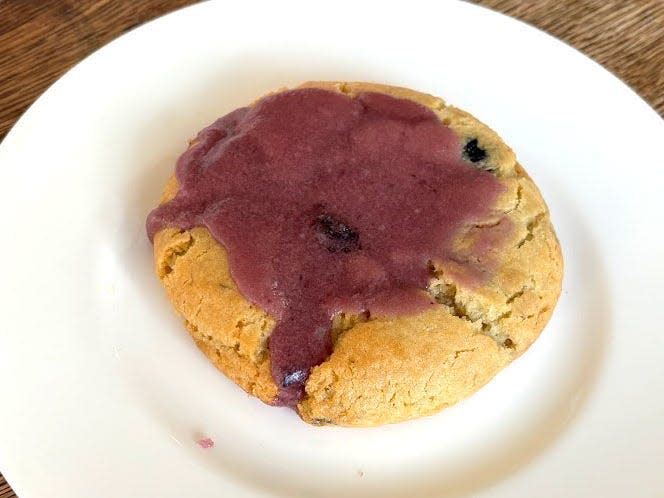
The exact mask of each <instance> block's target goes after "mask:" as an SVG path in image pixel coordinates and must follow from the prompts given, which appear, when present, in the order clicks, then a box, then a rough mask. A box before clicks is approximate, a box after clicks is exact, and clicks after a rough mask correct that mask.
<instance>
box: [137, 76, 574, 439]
mask: <svg viewBox="0 0 664 498" xmlns="http://www.w3.org/2000/svg"><path fill="white" fill-rule="evenodd" d="M147 231H148V235H149V237H150V238H151V240H152V241H153V243H154V259H155V265H156V271H157V275H158V276H159V279H160V280H161V282H162V284H163V286H164V287H165V289H166V292H167V295H168V297H169V299H170V301H171V303H172V304H173V307H174V308H175V310H176V311H177V312H178V313H179V314H180V315H181V316H182V317H183V318H184V320H185V325H186V328H187V329H188V330H189V332H190V334H191V335H192V337H193V339H194V341H195V342H196V344H197V345H198V347H199V348H200V349H201V350H202V351H203V352H204V353H205V354H206V355H207V356H208V358H209V359H210V360H211V361H212V362H213V363H214V364H215V365H216V366H217V367H218V368H219V370H221V371H222V372H223V373H224V374H226V375H227V376H228V377H229V378H231V379H232V380H233V381H234V382H236V383H237V384H238V385H239V386H240V387H242V388H243V389H244V390H245V391H247V392H248V393H250V394H253V395H254V396H257V397H258V398H260V399H261V400H263V401H264V402H266V403H268V404H273V405H286V406H291V407H293V408H294V409H296V410H297V412H298V413H299V415H300V416H301V417H302V419H303V420H304V421H306V422H309V423H312V424H317V425H324V424H337V425H343V426H371V425H379V424H385V423H393V422H399V421H402V420H407V419H411V418H415V417H420V416H424V415H429V414H432V413H436V412H438V411H440V410H441V409H443V408H445V407H447V406H450V405H452V404H454V403H456V402H457V401H459V400H461V399H463V398H466V397H467V396H469V395H471V394H472V393H473V392H475V391H477V390H478V389H479V388H480V387H482V386H483V385H484V384H486V383H487V382H488V381H489V380H490V379H491V378H492V377H493V376H494V375H495V374H496V373H497V372H498V371H500V370H501V369H502V368H504V367H505V366H506V365H508V364H509V363H510V362H511V361H512V360H513V359H514V358H516V357H517V356H519V355H520V354H521V353H523V352H524V351H525V350H526V349H528V347H529V346H530V345H531V344H532V343H533V341H535V339H536V338H537V337H538V335H539V334H540V332H541V331H542V329H543V327H544V326H545V324H546V323H547V321H548V320H549V318H550V317H551V314H552V312H553V308H554V306H555V304H556V301H557V299H558V295H559V293H560V288H561V280H562V257H561V251H560V247H559V244H558V241H557V239H556V235H555V233H554V230H553V227H552V225H551V222H550V219H549V212H548V210H547V207H546V204H545V203H544V200H543V199H542V197H541V195H540V193H539V191H538V189H537V187H536V186H535V184H534V183H533V182H532V180H531V179H530V177H529V176H528V175H527V174H526V172H525V171H524V169H523V168H522V167H521V166H520V165H519V164H518V163H517V162H516V159H515V156H514V153H513V152H512V150H511V149H510V148H509V147H508V146H506V145H505V144H504V143H503V142H502V140H501V139H500V137H499V136H498V135H497V134H496V133H495V132H493V131H492V130H491V129H490V128H488V127H487V126H486V125H484V124H482V123H480V122H479V121H478V120H477V119H475V118H474V117H472V116H471V115H470V114H468V113H466V112H464V111H461V110H459V109H456V108H454V107H451V106H448V105H446V104H445V102H444V101H443V100H441V99H439V98H436V97H432V96H430V95H425V94H422V93H418V92H415V91H413V90H408V89H405V88H397V87H391V86H385V85H377V84H369V83H332V82H312V83H306V84H304V85H302V86H300V87H298V88H296V89H292V90H281V91H278V92H275V93H273V94H270V95H267V96H265V97H263V98H261V99H259V100H258V101H256V102H254V103H253V104H251V105H250V106H248V107H244V108H240V109H237V110H235V111H233V112H231V113H230V114H227V115H226V116H224V117H222V118H220V119H218V120H217V121H215V122H214V123H213V124H211V125H210V126H208V127H207V128H205V129H203V130H202V131H201V132H200V133H199V134H198V135H197V137H196V138H195V139H194V140H193V141H192V142H191V143H190V146H189V148H188V149H187V150H186V151H185V152H184V154H183V155H182V156H181V157H180V159H179V160H178V163H177V165H176V170H175V175H174V176H173V177H172V178H171V179H170V180H169V181H168V183H167V185H166V188H165V190H164V194H163V197H162V199H161V203H160V205H159V206H158V207H157V208H155V209H154V210H153V211H152V212H151V213H150V215H149V216H148V220H147Z"/></svg>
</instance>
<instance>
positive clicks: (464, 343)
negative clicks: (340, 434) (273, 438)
mask: <svg viewBox="0 0 664 498" xmlns="http://www.w3.org/2000/svg"><path fill="white" fill-rule="evenodd" d="M304 86H313V87H318V88H325V89H329V90H333V91H338V92H342V93H346V94H349V95H351V96H352V95H354V94H355V93H358V92H362V91H378V92H382V93H386V94H389V95H392V96H395V97H400V98H406V99H410V100H413V101H415V102H418V103H420V104H422V105H425V106H427V107H429V108H430V109H432V110H433V111H434V112H435V113H436V115H437V116H438V117H439V119H440V120H441V121H442V122H443V123H444V124H446V125H448V126H449V127H451V128H452V129H453V130H454V131H455V132H456V133H457V135H458V136H459V137H460V139H461V141H462V143H463V144H465V147H464V151H465V153H466V154H467V155H468V160H469V161H470V162H472V163H473V164H475V165H476V166H477V167H480V168H482V169H485V170H487V171H490V172H492V173H494V174H495V175H496V177H497V178H498V180H499V181H500V183H501V184H502V185H503V186H504V187H505V190H504V193H503V194H501V195H500V197H499V198H498V200H497V202H496V203H495V206H494V208H493V209H492V210H491V212H490V214H489V215H487V217H486V219H484V220H481V221H480V222H477V221H475V222H474V223H473V224H472V225H469V226H466V227H465V228H464V229H463V230H462V231H461V232H460V233H459V236H458V239H457V240H456V241H455V246H456V249H457V255H458V258H456V259H455V260H454V261H445V262H441V261H431V263H430V274H431V280H430V284H429V288H428V291H429V293H430V294H431V296H432V297H433V298H434V299H435V300H436V301H437V302H438V303H439V305H438V306H434V307H432V308H431V309H428V310H426V311H424V312H421V313H419V314H416V315H411V316H402V317H397V318H382V317H369V316H368V315H344V314H340V315H338V316H336V317H335V319H334V321H333V330H332V339H333V342H334V350H333V353H332V354H331V355H330V357H329V358H328V360H327V361H325V362H323V363H322V364H320V365H319V366H317V367H314V368H313V369H312V371H311V373H310V376H309V379H308V381H307V383H306V388H305V389H306V396H305V397H304V398H303V399H302V401H301V402H300V403H299V405H298V411H299V413H300V415H301V417H302V418H303V419H304V420H305V421H307V422H310V423H314V424H339V425H346V426H367V425H379V424H383V423H391V422H398V421H401V420H406V419H409V418H414V417H418V416H423V415H428V414H432V413H435V412H437V411H439V410H440V409H442V408H444V407H446V406H449V405H451V404H454V403H456V402H457V401H459V400H461V399H463V398H465V397H467V396H469V395H470V394H472V393H473V392H475V391H476V390H477V389H479V388H480V387H481V386H482V385H484V384H485V383H486V382H488V381H489V380H490V379H491V378H492V377H493V376H494V375H495V374H496V373H497V372H498V371H500V370H501V369H502V368H503V367H504V366H506V365H507V364H508V363H509V362H510V361H512V359H514V358H515V357H517V356H518V355H519V354H521V353H522V352H523V351H525V350H526V349H527V348H528V347H529V346H530V344H532V342H533V341H534V340H535V339H536V338H537V336H538V335H539V333H540V331H541V330H542V328H543V327H544V325H545V324H546V322H547V321H548V319H549V317H550V316H551V313H552V311H553V307H554V306H555V302H556V300H557V297H558V294H559V292H560V284H561V278H562V258H561V253H560V248H559V245H558V242H557V240H556V237H555V233H554V231H553V228H552V226H551V223H550V220H549V215H548V210H547V208H546V205H545V203H544V201H543V200H542V197H541V195H540V193H539V191H538V190H537V187H536V186H535V185H534V183H533V182H532V181H531V180H530V178H529V177H528V176H527V174H526V173H525V171H524V170H523V168H521V166H520V165H518V163H516V160H515V157H514V154H513V152H512V151H511V149H509V147H507V146H506V145H505V144H504V143H503V142H502V140H501V139H500V138H499V137H498V135H496V134H495V133H494V132H493V131H492V130H491V129H489V128H488V127H486V126H485V125H483V124H481V123H480V122H479V121H477V120H476V119H475V118H473V117H472V116H470V115H469V114H467V113H465V112H463V111H460V110H458V109H455V108H453V107H450V106H447V105H445V103H444V102H443V101H442V100H441V99H438V98H435V97H431V96H429V95H425V94H421V93H417V92H413V91H411V90H407V89H402V88H395V87H387V86H383V85H373V84H366V83H321V82H314V83H308V84H305V85H304ZM177 189H178V185H177V181H176V180H175V179H174V178H172V179H171V180H170V181H169V182H168V184H167V186H166V188H165V191H164V196H163V198H162V202H165V201H167V200H169V199H171V198H172V197H173V196H174V195H175V193H176V192H177ZM492 241H493V242H495V241H500V243H499V244H498V245H496V244H495V243H492ZM351 242H352V241H351ZM478 247H482V248H484V250H482V251H479V252H478V251H477V248H478ZM344 248H345V246H344ZM342 250H343V248H342ZM154 254H155V263H156V269H157V273H158V275H159V278H160V279H161V281H162V283H163V285H164V287H165V288H166V291H167V294H168V296H169V298H170V300H171V302H172V304H173V306H174V307H175V309H176V311H177V312H178V313H179V314H181V315H182V316H183V317H184V318H185V320H186V322H185V323H186V326H187V329H188V330H189V332H190V333H191V335H192V337H193V338H194V340H195V342H196V344H197V345H198V346H199V348H200V349H201V350H202V351H203V352H204V353H205V354H206V355H207V356H208V357H209V358H210V359H211V360H212V361H213V362H214V364H215V365H216V366H217V367H218V368H219V369H220V370H221V371H222V372H224V373H225V374H226V375H227V376H228V377H230V378H231V379H232V380H233V381H235V382H236V383H237V384H238V385H240V386H241V387H242V388H243V389H245V390H246V391H247V392H249V393H251V394H253V395H255V396H257V397H259V398H260V399H262V400H263V401H265V402H267V403H271V402H272V401H273V400H274V399H275V396H276V395H277V392H278V389H277V386H276V385H275V383H274V381H273V379H272V376H271V374H270V358H269V351H268V348H267V340H268V337H269V334H270V332H271V330H272V329H273V327H274V324H275V321H274V319H273V318H272V317H270V316H269V315H268V314H267V313H266V312H265V311H264V310H261V309H259V308H258V307H256V306H255V305H253V304H251V303H250V302H249V301H248V300H247V299H245V298H244V296H242V294H241V293H240V292H239V290H238V288H237V286H236V285H235V283H234V281H233V279H232V277H231V275H230V271H229V265H228V259H227V254H226V251H225V249H224V248H223V247H222V246H221V245H220V244H218V243H217V242H216V241H215V240H214V239H213V238H212V237H211V235H210V233H209V232H208V231H207V229H205V228H194V229H191V230H188V231H182V230H179V229H173V228H167V229H164V230H161V231H160V232H158V233H157V234H156V235H155V237H154ZM480 260H481V263H482V264H483V265H484V266H486V265H487V264H488V265H490V266H491V267H492V268H493V271H492V272H491V276H490V278H489V279H488V280H487V281H485V282H483V283H482V285H480V286H478V285H476V284H475V283H473V281H472V279H470V280H469V279H468V278H466V277H465V273H464V272H467V271H468V268H471V269H472V268H473V265H474V264H476V263H478V262H480Z"/></svg>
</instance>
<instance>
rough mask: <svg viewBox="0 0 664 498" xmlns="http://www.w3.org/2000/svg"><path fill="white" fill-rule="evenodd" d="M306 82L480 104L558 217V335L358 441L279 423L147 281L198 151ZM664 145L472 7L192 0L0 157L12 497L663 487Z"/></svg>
mask: <svg viewBox="0 0 664 498" xmlns="http://www.w3.org/2000/svg"><path fill="white" fill-rule="evenodd" d="M307 79H335V80H339V79H341V80H343V79H346V80H373V81H381V82H387V83H392V84H399V85H405V86H409V87H412V88H415V89H418V90H423V91H426V92H430V93H433V94H436V95H441V96H443V97H445V98H446V99H447V100H448V101H449V102H451V103H454V104H456V105H458V106H461V107H463V108H465V109H468V110H469V111H471V112H473V113H474V114H476V115H477V116H478V117H480V118H481V119H483V120H484V121H486V122H487V123H489V124H490V125H491V126H492V127H494V128H495V129H496V130H498V131H499V132H500V133H501V134H502V136H503V137H504V138H505V139H506V141H507V142H508V143H509V144H510V145H511V146H512V147H513V148H514V149H515V150H516V151H517V154H518V157H519V158H520V160H521V161H522V162H523V163H524V164H525V165H526V166H527V168H528V171H529V172H530V173H531V174H532V176H533V177H534V178H535V180H536V181H537V182H538V184H539V185H540V186H541V188H542V191H543V193H544V195H545V198H546V199H547V200H548V202H549V205H550V207H551V211H552V215H553V219H554V222H555V225H556V227H557V229H558V233H559V235H560V240H561V243H562V246H563V249H564V253H565V259H566V277H565V282H564V292H563V295H562V298H561V301H560V304H559V306H558V309H557V311H556V313H555V315H554V318H553V320H552V322H551V323H550V325H549V326H548V327H547V329H546V330H545V332H544V333H543V335H542V337H541V339H540V340H539V341H538V342H537V343H536V344H535V345H534V346H533V347H532V349H531V350H530V351H529V352H528V353H527V354H526V355H524V356H523V357H522V358H521V359H519V360H518V361H516V362H515V363H514V364H513V365H511V366H510V367H509V368H507V369H506V370H505V371H504V372H502V373H501V374H500V375H499V376H498V377H497V378H496V379H495V380H494V381H492V382H491V383H490V384H489V385H488V386H487V387H486V388H484V389H483V390H481V391H480V392H479V393H478V394H477V395H475V396H473V397H472V398H471V399H469V400H467V401H465V402H463V403H461V404H459V405H457V406H455V407H453V408H451V409H448V410H446V411H445V412H443V413H441V414H440V415H437V416H434V417H429V418H426V419H422V420H416V421H412V422H408V423H403V424H399V425H394V426H388V427H382V428H377V429H368V430H358V429H355V430H353V429H342V428H315V427H310V426H307V425H306V424H304V423H302V422H301V421H300V420H299V419H298V418H297V416H296V415H295V414H294V413H293V412H291V411H289V410H287V409H278V408H270V407H267V406H265V405H263V404H261V403H260V402H259V401H257V400H256V399H253V398H250V397H248V396H247V395H245V394H244V393H243V392H242V391H240V389H239V388H237V387H235V386H234V385H233V384H232V383H231V382H229V381H228V380H226V379H225V378H224V377H223V376H222V375H220V374H219V373H218V372H217V371H216V370H215V369H214V368H213V367H212V366H211V365H210V364H209V363H208V362H207V360H206V359H205V358H204V357H203V355H202V354H200V353H199V352H198V351H197V349H196V348H195V347H194V346H193V344H192V343H191V341H190V339H189V337H188V334H186V333H185V332H184V331H183V328H182V326H181V324H180V321H179V320H178V319H177V318H176V317H175V316H174V314H173V313H172V312H171V311H170V307H169V305H168V303H167V301H166V298H165V296H164V293H163V291H162V289H161V287H160V285H159V283H158V281H157V279H156V278H155V277H154V275H153V271H152V262H151V248H150V245H149V243H148V241H147V239H146V236H145V233H144V219H145V215H146V214H147V212H148V210H149V209H150V207H151V206H152V205H154V203H155V202H156V200H157V198H158V195H159V192H160V190H161V186H162V184H163V183H164V180H165V179H166V178H167V176H168V175H169V172H170V171H171V169H172V167H173V163H174V161H175V159H176V157H177V156H178V154H179V153H180V152H181V151H182V150H183V149H184V148H185V145H186V140H187V138H188V137H190V136H192V135H193V134H194V133H195V132H196V131H197V130H198V129H199V128H201V127H203V126H204V125H206V124H207V123H209V122H211V121H212V120H213V119H214V118H215V117H217V116H219V115H221V114H224V113H226V112H227V111H229V110H231V109H233V108H235V107H238V106H240V105H243V104H244V103H246V102H248V101H250V100H252V99H254V98H255V97H257V96H259V95H261V94H263V93H265V92H267V91H269V90H272V89H275V88H277V87H280V86H282V85H292V84H296V83H298V82H300V81H302V80H307ZM663 139H664V124H663V122H662V120H661V119H660V118H659V117H658V116H657V115H656V114H655V112H653V111H652V110H651V109H650V108H648V106H647V105H646V104H645V103H644V102H643V101H641V100H640V99H639V98H638V97H637V96H636V95H635V94H634V93H633V92H632V91H631V90H629V89H628V88H627V87H626V86H625V85H624V84H622V83H621V82H619V81H618V80H617V79H616V78H614V77H613V76H611V75H610V74H609V73H608V72H606V71H605V70H604V69H602V68H601V67H599V66H598V65H596V64H595V63H593V62H591V61H590V60H588V59H587V58H585V57H583V56H582V55H580V54H579V53H577V52H575V51H574V50H572V49H570V48H569V47H567V46H565V45H563V44H562V43H560V42H558V41H556V40H554V39H553V38H551V37H549V36H547V35H545V34H543V33H541V32H538V31H536V30H535V29H533V28H531V27H528V26H526V25H524V24H521V23H519V22H516V21H513V20H510V19H508V18H506V17H503V16H501V15H498V14H495V13H492V12H490V11H488V10H484V9H481V8H478V7H474V6H472V5H469V4H464V3H458V2H437V3H435V4H423V3H419V2H413V1H411V2H407V3H406V4H404V3H403V2H401V3H397V4H387V3H385V2H382V3H381V7H380V8H377V7H373V6H371V5H370V4H369V3H368V2H367V3H362V2H343V1H342V2H334V3H329V2H326V3H316V2H301V3H288V4H284V2H270V3H264V4H258V3H257V2H248V1H245V2H233V3H232V4H231V3H228V2H218V3H206V4H200V5H196V6H194V7H190V8H188V9H185V10H181V11H179V12H176V13H174V14H171V15H168V16H166V17H163V18H161V19H158V20H157V21H154V22H151V23H149V24H147V25H145V26H143V27H141V28H139V29H137V30H135V31H133V32H131V33H129V34H127V35H125V36H123V37H121V38H120V39H118V40H116V41H114V42H113V43H111V44H110V45H108V46H107V47H105V48H103V49H102V50H100V51H98V52H97V53H95V54H94V55H92V56H91V57H89V58H88V59H86V60H85V61H84V62H82V63H81V64H79V65H78V66H76V67H75V68H74V69H73V70H71V71H70V72H69V73H67V74H66V75H65V76H64V77H63V78H62V79H61V80H60V81H58V82H57V83H56V84H55V85H53V87H51V88H50V89H49V90H48V91H47V92H46V93H45V94H44V95H43V96H42V97H41V98H40V99H39V100H38V101H37V102H36V103H35V104H34V105H33V106H32V108H31V109H30V110H29V111H28V112H27V113H26V114H25V115H24V116H23V118H21V120H20V121H19V122H18V124H17V125H16V126H15V127H14V129H13V130H12V131H11V133H10V134H9V135H8V136H7V137H6V139H5V141H4V142H3V143H2V146H1V147H0V165H1V166H0V167H1V170H0V171H1V173H2V184H3V187H4V188H3V193H2V196H0V211H1V212H2V213H3V230H2V235H0V237H1V241H0V247H1V248H2V249H1V250H2V256H3V258H2V260H3V270H2V272H3V275H2V280H1V283H0V302H1V303H2V308H3V325H2V332H1V333H0V383H1V391H0V399H1V400H2V402H3V406H2V407H1V408H0V463H1V464H2V470H3V472H4V473H5V474H6V476H7V478H8V480H9V482H10V483H11V484H12V485H13V486H14V487H15V489H16V491H17V493H18V494H19V496H20V497H21V498H37V497H51V498H58V497H67V498H78V497H80V498H89V497H96V498H104V497H117V496H137V497H139V496H140V497H161V498H166V497H182V496H193V497H197V498H206V497H218V496H228V497H238V498H241V497H247V498H248V497H263V496H265V497H276V496H278V497H284V498H294V497H303V498H304V497H306V498H333V497H340V496H343V497H348V498H373V497H381V498H397V497H415V496H416V497H418V498H426V497H431V498H434V497H447V496H462V495H472V496H477V497H492V498H497V497H509V498H515V497H531V496H534V495H533V489H536V490H537V491H536V493H535V494H536V496H538V497H539V498H544V497H559V496H583V497H597V498H600V497H601V498H607V497H624V496H627V495H629V496H631V497H654V496H663V493H664V471H662V463H664V462H663V461H662V459H663V454H664V423H663V419H664V374H663V373H664V368H663V365H664V330H663V328H664V327H663V324H664V312H663V310H664V302H662V296H663V295H664V283H663V282H664V279H663V278H662V277H664V250H663V248H664V237H663V236H662V231H661V226H662V225H661V224H662V215H663V214H664V213H663V212H662V207H661V201H660V200H659V199H658V197H660V196H661V195H662V193H663V192H664V188H663V183H662V182H663V181H664V174H663V171H664V164H663V161H662V157H663V156H662V150H661V149H662V144H663V143H664V140H663ZM201 437H210V438H212V439H213V440H214V441H215V443H216V445H215V447H214V448H212V449H202V448H200V447H199V446H197V445H196V443H195V441H196V440H197V439H199V438H201Z"/></svg>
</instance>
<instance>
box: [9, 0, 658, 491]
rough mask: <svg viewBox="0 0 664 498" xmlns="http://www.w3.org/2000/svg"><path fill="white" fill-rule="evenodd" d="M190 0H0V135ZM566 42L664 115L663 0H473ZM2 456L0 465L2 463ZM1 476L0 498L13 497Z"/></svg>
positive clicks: (190, 0)
mask: <svg viewBox="0 0 664 498" xmlns="http://www.w3.org/2000/svg"><path fill="white" fill-rule="evenodd" d="M191 3H195V2H193V1H192V0H136V1H132V2H124V1H123V2H116V1H113V0H79V1H76V0H41V1H37V0H0V140H2V138H3V137H4V136H5V135H6V133H7V131H9V129H10V128H11V127H12V125H13V124H14V123H15V122H16V120H17V119H18V118H19V117H20V116H21V114H23V112H24V111H25V110H26V109H27V108H28V106H29V105H30V104H31V103H32V102H33V101H34V100H35V99H36V98H37V97H38V96H39V95H40V94H41V93H42V92H43V91H44V90H45V89H46V88H47V87H48V86H49V85H50V84H52V83H53V82H54V81H55V80H56V79H57V78H58V77H60V76H61V75H62V74H63V73H64V72H65V71H67V70H68V69H69V68H71V67H72V66H73V65H74V64H76V63H77V62H78V61H80V60H81V59H83V58H84V57H85V56H87V55H89V54H90V53H92V52H93V51H94V50H96V49H97V48H99V47H101V46H102V45H104V44H106V43H108V42H109V41H111V40H112V39H114V38H116V37H118V36H120V35H121V34H122V33H125V32H126V31H128V30H130V29H132V28H134V27H136V26H138V25H140V24H142V23H144V22H146V21H149V20H150V19H154V18H155V17H158V16H160V15H162V14H165V13H166V12H170V11H172V10H175V9H177V8H179V7H182V6H184V5H188V4H191ZM475 3H478V4H481V5H484V6H487V7H490V8H492V9H495V10H498V11H501V12H504V13H506V14H508V15H510V16H512V17H516V18H518V19H521V20H523V21H526V22H528V23H530V24H533V25H535V26H537V27H538V28H540V29H543V30H544V31H547V32H549V33H551V34H552V35H554V36H557V37H558V38H560V39H562V40H564V41H566V42H567V43H569V44H570V45H572V46H574V47H576V48H577V49H579V50H581V51H582V52H584V53H586V54H587V55H589V56H590V57H592V58H593V59H595V60H596V61H597V62H599V63H600V64H603V65H604V66H605V67H607V68H608V69H609V70H610V71H612V72H613V73H614V74H616V75H617V76H618V77H620V78H621V79H622V80H624V81H625V82H627V84H629V85H630V86H631V87H632V88H634V89H635V90H636V91H637V92H638V93H639V94H640V95H641V96H642V97H643V98H644V99H645V100H646V101H648V102H649V103H650V105H652V106H653V107H654V108H655V109H656V110H657V111H658V112H659V113H660V115H664V0H476V1H475ZM2 463H3V462H0V469H1V468H2ZM15 497H16V495H15V494H14V492H13V491H12V490H11V488H10V487H9V485H8V484H7V483H6V482H5V480H4V478H3V477H2V475H1V474H0V498H15Z"/></svg>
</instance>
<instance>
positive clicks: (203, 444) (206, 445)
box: [196, 437, 214, 449]
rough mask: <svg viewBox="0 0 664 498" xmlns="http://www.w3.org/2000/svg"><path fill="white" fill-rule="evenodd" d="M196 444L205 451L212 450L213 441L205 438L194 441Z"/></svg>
mask: <svg viewBox="0 0 664 498" xmlns="http://www.w3.org/2000/svg"><path fill="white" fill-rule="evenodd" d="M196 444H197V445H198V446H200V447H201V448H205V449H208V448H214V441H212V439H210V438H209V437H206V438H204V439H199V440H198V441H196Z"/></svg>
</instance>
